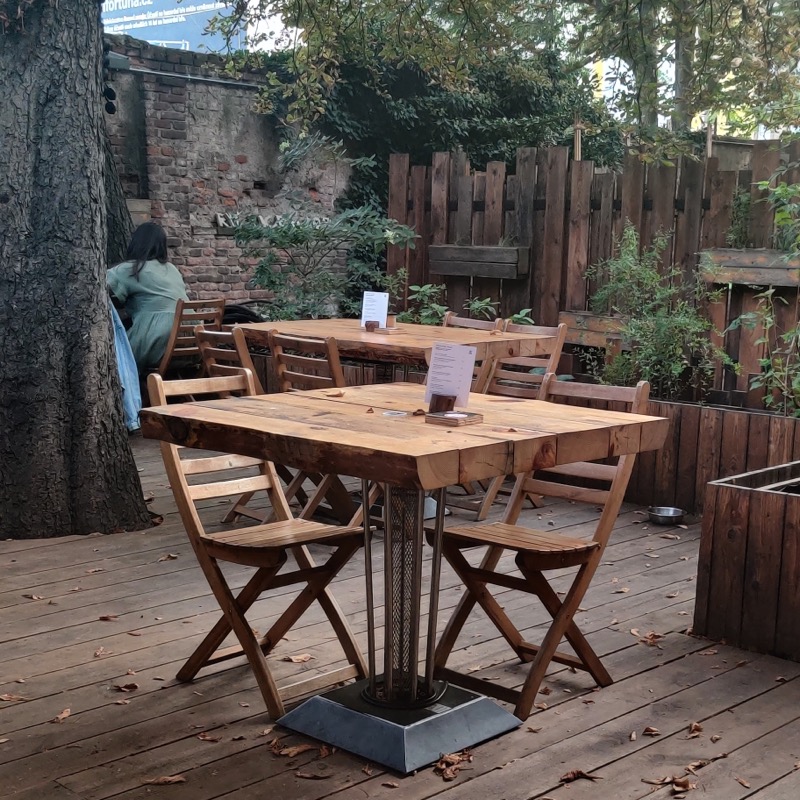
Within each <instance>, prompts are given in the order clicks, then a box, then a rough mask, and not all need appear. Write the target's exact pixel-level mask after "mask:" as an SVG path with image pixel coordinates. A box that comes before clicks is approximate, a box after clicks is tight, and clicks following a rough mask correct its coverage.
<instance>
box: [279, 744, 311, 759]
mask: <svg viewBox="0 0 800 800" xmlns="http://www.w3.org/2000/svg"><path fill="white" fill-rule="evenodd" d="M316 749H317V745H315V744H293V745H291V746H290V747H284V748H283V749H281V750H280V752H279V753H278V755H281V756H286V757H287V758H294V757H295V756H299V755H300V753H307V752H308V751H309V750H316Z"/></svg>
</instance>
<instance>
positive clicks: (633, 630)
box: [631, 628, 639, 636]
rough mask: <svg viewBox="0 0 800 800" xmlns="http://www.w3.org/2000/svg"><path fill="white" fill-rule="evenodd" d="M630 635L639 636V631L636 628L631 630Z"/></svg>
mask: <svg viewBox="0 0 800 800" xmlns="http://www.w3.org/2000/svg"><path fill="white" fill-rule="evenodd" d="M631 635H632V636H639V629H638V628H631Z"/></svg>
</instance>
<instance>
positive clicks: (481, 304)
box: [463, 297, 499, 320]
mask: <svg viewBox="0 0 800 800" xmlns="http://www.w3.org/2000/svg"><path fill="white" fill-rule="evenodd" d="M498 305H499V303H498V302H497V301H495V300H492V298H491V297H470V299H469V300H467V301H466V303H464V305H463V309H464V311H466V312H468V313H469V315H470V316H471V317H474V318H476V319H492V320H493V319H496V318H497V306H498Z"/></svg>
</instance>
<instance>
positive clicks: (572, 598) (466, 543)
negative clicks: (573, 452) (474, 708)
mask: <svg viewBox="0 0 800 800" xmlns="http://www.w3.org/2000/svg"><path fill="white" fill-rule="evenodd" d="M649 392H650V386H649V384H648V383H646V382H644V381H642V382H640V383H639V384H638V385H637V386H636V387H635V388H633V389H631V388H623V387H614V386H597V385H593V384H583V383H566V382H558V381H556V379H555V375H553V374H552V373H549V374H548V375H546V376H545V380H544V381H543V383H542V386H541V389H540V397H541V398H542V399H546V400H556V399H557V398H565V399H569V398H584V399H589V400H602V401H608V402H612V403H622V404H624V405H625V407H626V408H628V409H629V410H630V411H631V412H632V413H646V410H647V399H648V395H649ZM634 462H635V455H633V454H632V455H625V456H620V457H619V458H618V459H617V463H616V464H609V463H602V464H600V463H589V462H586V463H580V464H573V465H565V466H564V467H558V468H555V469H551V470H543V471H536V472H531V473H526V474H522V475H519V476H518V477H517V481H516V484H515V486H514V490H513V492H512V494H511V498H510V499H509V502H508V505H507V507H506V511H505V514H504V516H503V520H502V522H498V523H492V524H483V525H469V526H462V527H457V528H453V529H450V530H446V531H445V532H444V537H443V550H442V552H443V555H444V557H445V558H446V559H447V560H448V562H449V563H450V564H451V565H452V567H453V569H454V570H455V571H456V573H457V574H458V576H459V577H460V578H461V580H462V581H463V582H464V585H465V587H466V592H465V594H464V595H463V597H462V598H461V600H460V602H459V603H458V605H457V606H456V609H455V611H454V613H453V615H452V617H451V618H450V620H449V622H448V623H447V626H446V628H445V630H444V632H443V633H442V636H441V638H440V639H439V642H438V643H437V647H436V655H435V666H436V677H438V678H441V679H443V680H448V681H451V682H453V683H457V684H459V685H462V686H465V687H467V688H472V689H477V690H478V691H481V692H482V693H485V694H491V695H493V696H495V697H497V698H499V699H501V700H505V701H507V702H511V703H514V704H515V706H516V707H515V711H514V713H515V714H516V715H517V716H518V717H519V718H520V719H526V718H527V717H528V715H529V714H530V712H531V708H532V706H533V702H534V700H535V699H536V694H537V692H538V691H539V687H540V686H541V683H542V680H543V679H544V676H545V673H546V672H547V668H548V666H549V664H550V662H551V661H556V662H557V663H559V664H566V665H568V666H570V667H573V668H576V669H581V670H585V671H587V672H588V673H589V674H590V675H591V676H592V677H593V678H594V680H595V681H596V682H597V684H598V685H600V686H608V685H609V684H611V683H612V678H611V676H610V675H609V674H608V671H607V670H606V669H605V667H604V666H603V665H602V663H601V662H600V659H599V657H598V656H597V654H596V653H595V652H594V650H592V648H591V646H590V645H589V643H588V642H587V641H586V638H585V637H584V635H583V634H582V633H581V632H580V630H579V629H578V627H577V625H576V624H575V622H574V621H573V616H574V614H575V612H576V611H577V610H578V607H579V606H580V603H581V601H582V599H583V597H584V595H585V593H586V590H587V589H588V588H589V584H590V583H591V580H592V577H593V576H594V573H595V571H596V570H597V566H598V565H599V564H600V561H601V559H602V556H603V551H604V549H605V547H606V544H607V543H608V540H609V537H610V536H611V531H612V529H613V527H614V524H615V522H616V519H617V516H618V514H619V510H620V506H621V505H622V500H623V497H624V495H625V490H626V488H627V486H628V481H629V479H630V476H631V471H632V470H633V465H634ZM586 479H591V480H592V481H593V482H595V486H586V485H585V484H584V485H575V482H576V481H577V480H584V481H585V480H586ZM565 481H569V483H568V482H565ZM531 493H534V494H546V495H549V496H555V497H562V498H568V499H571V500H576V501H580V502H587V503H592V504H594V505H599V506H601V507H602V509H603V510H602V513H601V515H600V519H599V520H598V523H597V527H596V529H595V532H594V536H593V537H592V538H591V539H588V540H585V539H578V538H574V537H570V536H564V535H561V534H559V533H557V532H556V531H547V530H535V529H533V528H528V527H526V526H521V525H518V524H517V521H518V519H519V515H520V511H521V509H522V504H523V502H524V500H525V497H526V496H527V495H529V494H531ZM479 546H485V547H487V550H486V552H485V554H484V556H483V559H482V561H481V562H480V565H479V566H477V567H474V566H472V565H471V564H470V563H469V562H468V561H467V559H466V558H465V557H464V554H463V552H462V550H463V549H464V548H466V547H479ZM504 550H514V551H516V565H517V567H518V569H519V571H520V572H521V573H522V577H518V576H515V575H507V574H504V573H501V572H498V571H497V566H498V563H499V561H500V557H501V555H502V553H503V551H504ZM565 567H577V572H576V574H575V577H574V579H573V582H572V585H571V586H570V588H569V590H568V591H567V593H566V595H565V596H564V597H563V599H561V598H560V597H559V595H558V594H557V593H556V591H555V590H554V589H553V588H552V587H551V585H550V584H549V583H548V582H547V580H546V579H545V577H544V573H545V572H547V571H550V570H556V569H559V570H560V569H563V568H565ZM489 584H493V585H497V586H502V587H505V588H510V589H517V590H519V591H522V592H525V593H528V594H534V595H536V596H537V597H538V598H539V599H540V600H541V602H542V605H543V606H544V607H545V609H546V610H547V611H548V613H549V614H550V615H551V617H552V618H553V621H552V624H551V625H550V627H549V629H548V630H547V633H546V634H545V636H544V639H543V640H542V642H541V644H532V643H530V642H527V641H525V640H524V639H523V637H522V634H521V633H520V631H519V630H518V629H517V628H516V627H515V625H514V624H513V623H512V622H511V620H510V619H509V617H508V616H507V615H506V613H505V612H504V611H503V608H502V606H501V605H500V604H499V603H498V602H497V600H496V599H495V597H494V596H493V595H492V594H491V592H490V591H489V590H488V588H487V585H489ZM475 603H478V604H479V605H480V606H481V608H482V609H483V610H484V611H485V612H486V614H487V616H488V617H489V619H490V620H491V621H492V623H493V624H494V625H495V626H496V627H497V629H498V630H499V631H500V633H501V634H502V636H503V638H505V640H506V641H507V642H508V643H509V645H510V646H511V647H512V649H513V650H514V652H515V653H516V654H517V655H518V656H519V658H520V660H521V661H530V662H532V663H531V668H530V671H529V673H528V675H527V677H526V679H525V682H524V684H523V686H522V690H521V691H519V692H518V691H516V690H513V689H509V688H507V687H503V686H497V685H494V684H492V683H491V682H490V681H485V680H479V679H477V678H475V677H474V676H470V675H464V674H462V673H459V672H456V671H455V670H452V669H449V668H448V667H447V666H446V663H447V659H448V657H449V656H450V653H451V652H452V650H453V646H454V645H455V642H456V639H457V638H458V635H459V633H460V632H461V629H462V628H463V626H464V623H465V622H466V620H467V617H468V616H469V614H470V612H471V611H472V609H473V608H474V606H475ZM563 638H566V640H567V642H568V643H569V644H570V646H571V647H572V649H573V651H574V655H573V654H570V653H563V652H560V651H559V650H558V645H559V643H560V642H561V640H562V639H563Z"/></svg>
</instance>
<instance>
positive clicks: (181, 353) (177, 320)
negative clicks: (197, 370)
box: [158, 297, 225, 375]
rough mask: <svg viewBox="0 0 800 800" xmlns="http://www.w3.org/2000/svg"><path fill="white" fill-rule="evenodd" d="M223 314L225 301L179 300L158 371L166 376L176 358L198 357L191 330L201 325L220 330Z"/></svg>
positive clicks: (219, 299) (198, 353)
mask: <svg viewBox="0 0 800 800" xmlns="http://www.w3.org/2000/svg"><path fill="white" fill-rule="evenodd" d="M224 314H225V300H224V299H222V298H221V297H220V298H216V299H213V300H178V304H177V306H176V307H175V317H174V319H173V321H172V330H171V331H170V335H169V339H168V341H167V347H166V349H165V350H164V355H163V357H162V359H161V363H160V364H159V366H158V373H159V374H160V375H166V374H167V371H168V370H169V368H170V366H171V365H172V362H173V361H175V360H176V359H192V358H199V357H200V349H199V348H198V346H197V340H196V339H195V335H194V329H195V327H196V326H197V325H202V326H203V327H204V328H205V329H206V330H214V331H218V330H221V329H222V317H223V315H224Z"/></svg>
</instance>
